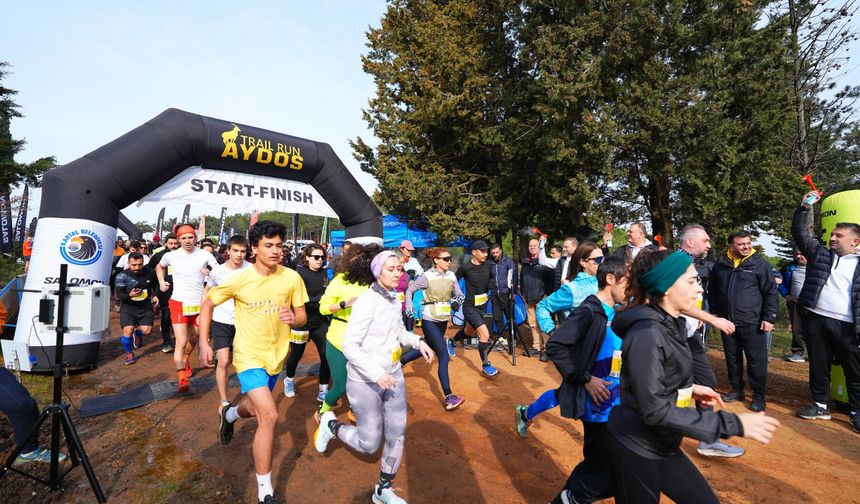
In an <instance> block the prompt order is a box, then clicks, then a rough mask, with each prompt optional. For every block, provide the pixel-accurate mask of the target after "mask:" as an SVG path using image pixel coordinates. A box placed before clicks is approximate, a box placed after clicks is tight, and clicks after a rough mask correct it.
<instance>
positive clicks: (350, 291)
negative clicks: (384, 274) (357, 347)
mask: <svg viewBox="0 0 860 504" xmlns="http://www.w3.org/2000/svg"><path fill="white" fill-rule="evenodd" d="M369 288H370V285H359V284H355V283H350V282H347V281H346V279H345V278H344V276H343V273H338V274H337V275H335V277H334V278H332V279H331V282H329V284H328V287H326V289H325V293H323V295H322V297H321V298H320V314H322V315H331V316H332V319H331V324H330V325H329V326H328V332H327V333H326V339H327V340H328V341H329V343H331V344H332V346H333V347H335V348H337V349H338V350H340V351H341V352H342V351H343V333H344V332H346V321H348V320H349V316H350V315H351V314H352V307H351V306H347V307H346V308H344V309H343V310H338V311H336V312H334V313H332V312H330V311H329V309H328V308H329V306H330V305H333V304H338V303H340V302H341V301H349V300H350V299H352V298H357V297H359V296H361V295H362V294H364V293H365V292H366V291H367V289H369Z"/></svg>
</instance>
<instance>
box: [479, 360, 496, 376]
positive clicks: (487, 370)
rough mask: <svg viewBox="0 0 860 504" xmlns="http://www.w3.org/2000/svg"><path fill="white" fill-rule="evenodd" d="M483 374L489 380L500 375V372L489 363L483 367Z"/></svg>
mask: <svg viewBox="0 0 860 504" xmlns="http://www.w3.org/2000/svg"><path fill="white" fill-rule="evenodd" d="M481 372H482V373H484V376H486V377H487V378H492V377H494V376H496V375H497V374H499V370H498V369H496V368H495V367H493V365H492V364H490V363H489V362H488V363H486V364H484V365H483V366H481Z"/></svg>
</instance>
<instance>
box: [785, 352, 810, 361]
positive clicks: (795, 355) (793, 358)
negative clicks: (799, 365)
mask: <svg viewBox="0 0 860 504" xmlns="http://www.w3.org/2000/svg"><path fill="white" fill-rule="evenodd" d="M785 360H787V361H788V362H806V359H804V358H803V354H802V353H793V354H791V355H789V356H786V358H785Z"/></svg>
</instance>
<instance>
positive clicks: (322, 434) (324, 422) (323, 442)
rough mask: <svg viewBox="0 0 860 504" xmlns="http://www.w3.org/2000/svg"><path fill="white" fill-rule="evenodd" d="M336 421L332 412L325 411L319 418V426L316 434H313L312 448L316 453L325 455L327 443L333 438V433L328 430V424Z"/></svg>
mask: <svg viewBox="0 0 860 504" xmlns="http://www.w3.org/2000/svg"><path fill="white" fill-rule="evenodd" d="M336 419H337V417H336V416H335V414H334V412H333V411H326V412H325V413H323V414H322V416H321V417H320V424H319V425H318V426H317V430H316V432H314V448H316V449H317V451H318V452H320V453H325V449H326V448H327V447H328V442H329V441H331V439H332V438H333V437H334V432H332V430H331V429H330V428H329V426H328V423H329V422H330V421H332V420H336Z"/></svg>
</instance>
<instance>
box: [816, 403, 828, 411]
mask: <svg viewBox="0 0 860 504" xmlns="http://www.w3.org/2000/svg"><path fill="white" fill-rule="evenodd" d="M815 405H816V406H818V407H819V408H824V409H827V404H826V403H825V404H822V403H820V402H816V403H815Z"/></svg>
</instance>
